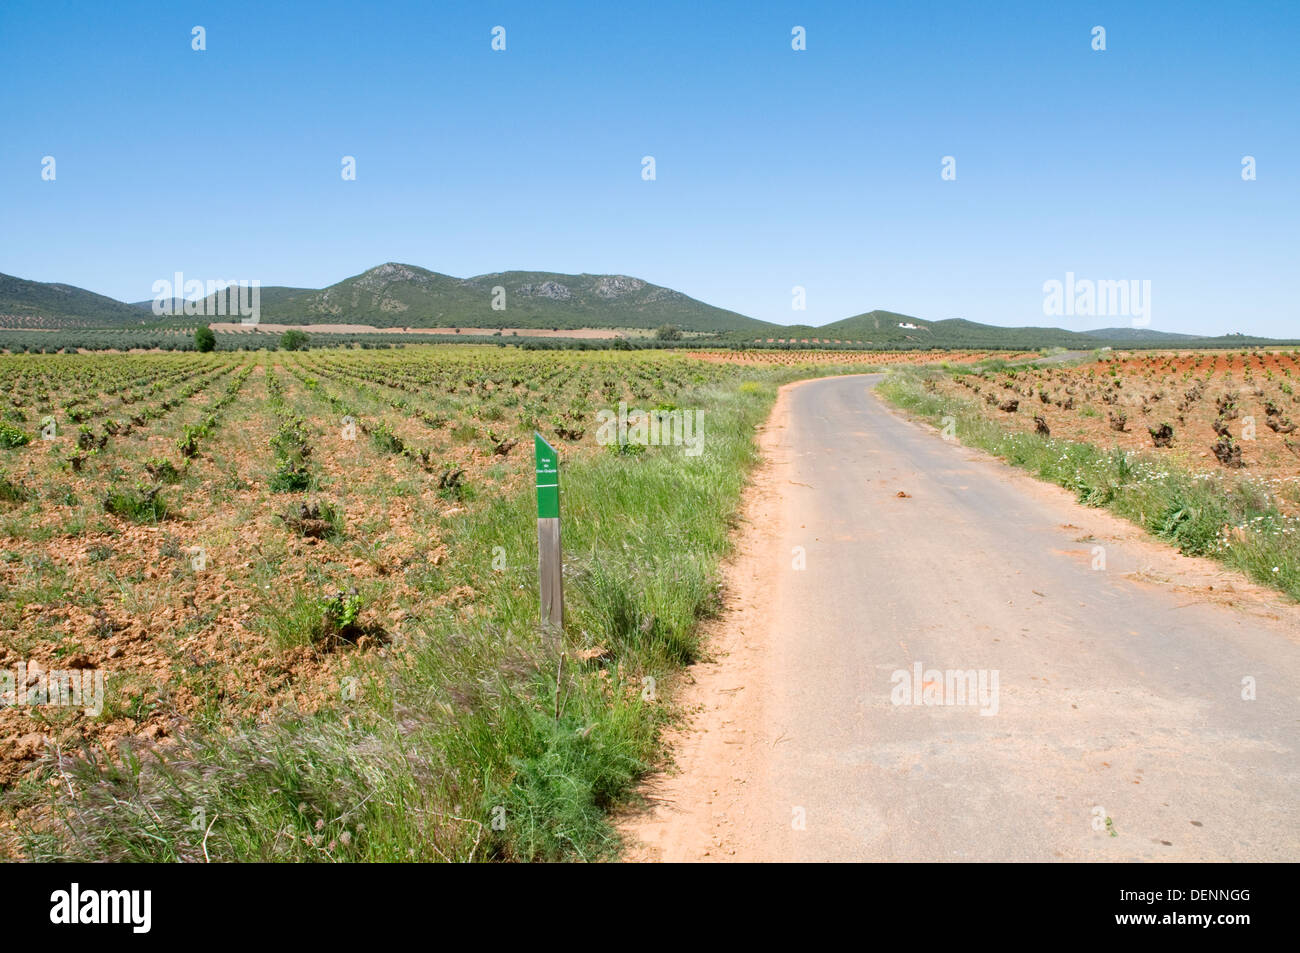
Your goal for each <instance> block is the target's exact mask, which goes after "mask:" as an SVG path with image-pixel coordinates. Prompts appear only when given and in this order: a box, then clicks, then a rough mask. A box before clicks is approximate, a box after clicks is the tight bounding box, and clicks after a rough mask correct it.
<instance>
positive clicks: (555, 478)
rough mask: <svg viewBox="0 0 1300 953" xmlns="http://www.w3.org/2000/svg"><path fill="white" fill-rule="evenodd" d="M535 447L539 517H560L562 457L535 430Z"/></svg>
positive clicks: (542, 518) (541, 518)
mask: <svg viewBox="0 0 1300 953" xmlns="http://www.w3.org/2000/svg"><path fill="white" fill-rule="evenodd" d="M533 449H534V450H535V451H536V454H537V518H538V519H539V520H545V519H559V517H560V457H559V455H558V454H557V453H556V452H555V448H554V447H552V446H551V445H550V444H549V443H547V442H546V440H545V439H543V437H542V435H541V434H539V433H538V432H537V431H536V430H534V431H533Z"/></svg>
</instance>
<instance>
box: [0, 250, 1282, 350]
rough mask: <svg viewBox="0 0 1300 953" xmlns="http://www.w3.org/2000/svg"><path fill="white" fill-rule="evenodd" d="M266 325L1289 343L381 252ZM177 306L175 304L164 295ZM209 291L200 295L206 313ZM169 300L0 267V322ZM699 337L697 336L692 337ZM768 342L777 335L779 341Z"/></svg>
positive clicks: (932, 340) (914, 341)
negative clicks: (702, 296) (805, 314)
mask: <svg viewBox="0 0 1300 953" xmlns="http://www.w3.org/2000/svg"><path fill="white" fill-rule="evenodd" d="M496 288H502V289H504V301H505V309H504V310H493V308H492V302H493V300H494V298H495V297H496V296H495V295H494V289H496ZM260 294H261V309H262V310H261V320H262V321H264V322H265V323H267V324H368V325H373V326H375V327H379V328H395V329H401V328H440V327H450V328H467V329H469V328H482V329H491V328H520V329H530V328H531V329H546V328H557V329H561V330H573V329H576V328H588V327H594V328H643V329H653V328H657V327H660V326H661V325H664V324H672V325H676V326H677V327H679V328H681V329H683V330H685V331H694V332H700V333H703V334H710V335H713V334H716V335H719V336H720V337H721V338H722V339H723V340H725V341H730V342H734V343H738V344H739V343H753V342H756V341H757V342H762V343H764V344H766V343H767V342H768V341H769V340H770V341H772V342H773V343H775V342H779V341H802V340H805V339H807V340H809V341H813V340H816V341H819V342H825V341H841V342H844V343H851V342H861V343H862V345H863V346H864V347H872V348H884V349H889V348H908V349H912V348H931V347H936V348H988V349H1015V350H1036V349H1039V348H1050V347H1063V348H1068V349H1070V350H1092V349H1094V348H1098V347H1105V346H1112V347H1118V348H1124V347H1130V348H1131V347H1248V346H1252V345H1257V346H1265V347H1267V346H1272V345H1278V344H1297V343H1300V342H1296V341H1285V342H1284V341H1276V340H1272V339H1269V338H1257V337H1247V336H1245V335H1240V334H1228V335H1222V336H1220V337H1198V336H1196V335H1191V334H1174V333H1170V332H1166V331H1153V330H1151V329H1149V328H1104V329H1101V330H1095V331H1067V330H1064V329H1062V328H1044V327H1020V328H1004V327H997V326H995V325H991V324H979V323H977V322H975V321H966V320H963V319H961V318H952V319H948V320H944V321H927V320H925V319H924V318H914V317H911V316H909V315H906V314H899V313H897V312H894V311H879V310H878V311H868V312H866V313H865V314H858V315H854V316H853V317H851V318H844V319H843V320H841V321H835V322H833V323H831V324H826V325H822V326H821V327H816V328H814V327H810V326H808V325H794V326H790V327H787V326H785V325H779V324H772V323H770V322H767V321H759V320H757V319H755V318H749V317H746V316H745V315H743V314H737V313H736V312H735V311H727V310H725V309H723V308H715V307H713V306H712V305H708V304H705V303H704V302H702V301H697V300H695V299H694V298H691V297H688V296H687V295H684V294H682V293H681V292H679V291H673V290H672V289H671V288H664V287H661V286H659V285H653V284H650V282H648V281H644V280H642V279H640V278H632V277H628V276H627V275H588V274H582V275H563V274H557V273H555V272H549V271H503V272H497V273H494V274H489V275H478V276H476V277H474V278H455V277H452V276H451V275H443V274H439V273H438V272H436V271H429V270H428V269H427V268H418V267H416V266H414V265H402V264H397V263H395V262H389V263H387V264H384V265H379V266H378V267H375V268H371V269H370V270H369V271H365V272H362V273H361V274H359V275H354V276H353V277H351V278H345V279H344V280H343V281H340V282H338V283H337V284H333V285H330V286H329V287H328V288H321V289H314V288H292V287H287V286H282V285H268V286H266V287H264V288H261V289H260ZM175 304H181V305H182V306H183V303H182V302H175ZM214 305H215V302H214V301H211V300H209V301H206V302H205V309H204V310H205V314H206V316H208V317H209V318H210V319H211V320H215V321H221V320H225V318H223V317H221V316H218V315H217V314H216V309H215V307H214ZM194 320H195V318H194V316H187V315H185V314H184V312H183V307H177V308H175V309H174V311H173V315H172V316H171V317H169V318H163V319H159V318H157V317H155V316H154V314H153V302H152V301H138V302H135V303H134V304H126V303H124V302H121V301H117V300H115V299H113V298H108V297H105V296H104V295H99V294H95V293H94V292H91V291H86V290H84V289H82V288H75V287H73V286H72V285H64V284H47V283H44V282H39V281H28V280H26V279H23V278H15V277H12V276H10V275H0V327H9V328H34V329H35V328H106V329H112V328H122V327H137V326H140V325H147V326H157V325H160V324H165V325H171V326H175V325H177V324H192V323H193V322H194ZM697 343H698V341H697ZM778 346H779V345H778Z"/></svg>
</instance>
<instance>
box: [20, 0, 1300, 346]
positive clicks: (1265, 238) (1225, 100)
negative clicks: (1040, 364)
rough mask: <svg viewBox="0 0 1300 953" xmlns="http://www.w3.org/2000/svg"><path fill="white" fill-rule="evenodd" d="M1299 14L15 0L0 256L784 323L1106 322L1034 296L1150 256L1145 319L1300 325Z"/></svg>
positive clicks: (1121, 7) (150, 273) (41, 275)
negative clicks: (381, 280) (626, 301)
mask: <svg viewBox="0 0 1300 953" xmlns="http://www.w3.org/2000/svg"><path fill="white" fill-rule="evenodd" d="M195 25H202V26H203V27H205V29H206V33H207V37H206V38H207V49H206V50H205V51H203V52H195V51H193V50H192V49H191V29H192V27H193V26H195ZM497 25H502V26H504V27H505V28H506V47H507V48H506V50H505V52H494V51H493V50H492V49H491V46H490V44H491V30H492V28H493V27H494V26H497ZM795 25H799V26H803V27H805V28H806V31H807V50H806V51H802V52H795V51H793V50H791V44H790V40H791V28H792V27H793V26H795ZM1097 25H1101V26H1104V27H1105V29H1106V45H1107V49H1106V51H1105V52H1096V51H1094V50H1093V49H1092V48H1091V42H1092V37H1091V31H1092V28H1093V27H1094V26H1097ZM1297 41H1300V3H1295V2H1276V3H1245V4H1223V3H1203V2H1178V3H1140V4H1139V3H1068V2H1040V3H1005V4H994V3H927V2H920V0H918V2H906V3H887V2H885V3H882V2H873V3H843V4H827V3H763V2H747V3H701V2H695V3H675V2H655V3H650V4H612V3H608V2H604V3H563V2H556V3H547V4H539V3H535V2H534V3H432V2H429V0H423V2H418V3H388V4H382V3H376V4H366V3H355V2H347V3H337V2H330V0H318V2H314V3H312V4H309V5H308V4H303V5H296V4H275V3H242V2H223V3H220V4H216V3H211V4H206V3H193V4H188V3H178V2H157V3H132V2H121V3H113V4H102V3H97V2H96V3H91V2H84V3H59V2H50V0H45V2H39V3H38V2H26V0H6V2H5V4H4V5H3V6H2V7H0V71H3V72H2V75H0V116H3V117H4V130H5V135H4V137H3V140H2V141H0V209H2V211H0V216H2V224H0V271H3V272H6V273H9V274H15V275H19V276H21V277H25V278H32V279H37V280H42V281H64V282H68V283H70V284H75V285H79V286H82V287H86V288H89V289H91V290H94V291H98V292H101V293H103V294H109V295H112V296H114V297H117V298H122V299H124V300H142V299H147V298H149V297H151V294H152V292H151V287H152V283H153V282H154V281H155V280H157V279H159V278H165V277H166V278H169V277H170V276H171V275H172V273H173V272H175V271H178V270H179V271H183V272H185V273H186V275H187V277H198V278H203V279H207V278H237V279H257V280H260V281H261V282H262V283H263V284H266V285H270V284H290V285H302V286H311V287H321V286H324V285H326V284H330V283H332V282H334V281H338V280H340V279H342V278H345V277H347V276H349V275H352V274H356V273H357V272H360V271H362V270H364V269H366V268H369V267H371V266H373V265H376V264H379V263H381V262H384V261H402V262H408V263H411V264H416V265H421V266H424V267H427V268H431V269H433V270H435V271H440V272H444V273H447V274H452V275H459V276H469V275H474V274H481V273H484V272H490V271H501V270H506V269H514V268H521V269H535V270H548V271H560V272H601V273H603V272H617V273H623V274H631V275H636V276H638V277H642V278H645V279H647V280H649V281H653V282H656V283H658V284H663V285H667V286H670V287H673V288H676V289H678V290H680V291H683V292H685V293H687V294H690V295H692V296H694V297H697V298H700V299H702V300H704V301H707V302H709V303H711V304H715V305H718V306H721V307H727V308H732V309H734V310H737V311H740V312H743V313H745V314H750V315H753V316H755V317H759V318H764V319H766V320H771V321H776V322H780V323H793V322H796V321H798V322H804V323H809V324H822V323H826V322H828V321H834V320H838V319H839V318H843V317H846V316H848V315H851V314H856V313H859V312H862V311H866V310H870V309H872V308H887V309H890V310H895V311H901V312H904V313H907V314H912V315H916V316H918V317H923V318H930V319H941V318H950V317H963V318H969V319H971V320H976V321H985V322H989V323H994V324H1005V325H1014V324H1057V325H1060V326H1064V327H1074V328H1084V327H1101V326H1109V325H1115V324H1123V323H1125V322H1124V321H1122V320H1116V319H1115V318H1113V317H1093V318H1085V317H1073V318H1072V317H1063V318H1058V319H1053V318H1047V317H1045V316H1044V313H1043V300H1044V293H1043V283H1044V282H1046V281H1048V280H1051V279H1064V277H1065V274H1066V272H1074V273H1075V274H1076V276H1077V277H1079V278H1089V279H1093V280H1100V279H1106V280H1149V281H1150V282H1151V323H1150V327H1152V328H1153V329H1157V330H1181V331H1193V332H1204V333H1220V332H1224V331H1243V332H1250V333H1260V334H1272V335H1275V336H1280V335H1287V336H1297V335H1300V305H1298V304H1297V297H1296V294H1295V285H1296V279H1297V275H1300V260H1298V259H1300V256H1298V255H1297V251H1298V250H1300V240H1298V239H1297V229H1298V228H1300V166H1298V164H1297V154H1298V147H1300V124H1298V120H1300V108H1298V104H1300V65H1297V64H1300V56H1298V55H1297V53H1296V48H1297ZM46 155H51V156H54V157H55V160H56V163H57V166H56V169H57V178H56V179H55V181H53V182H48V181H42V179H41V160H42V157H44V156H46ZM344 155H351V156H355V157H356V162H357V178H356V181H351V182H347V181H343V179H342V177H341V175H340V169H341V160H342V157H343V156H344ZM645 155H653V156H654V157H655V160H656V172H657V178H656V180H655V181H652V182H647V181H643V180H642V177H641V158H642V156H645ZM947 155H951V156H953V157H955V159H956V172H957V177H956V179H955V181H943V180H942V179H941V177H940V168H941V160H942V157H943V156H947ZM1246 155H1251V156H1254V157H1255V159H1256V162H1257V170H1258V171H1257V174H1258V178H1257V180H1256V181H1252V182H1246V181H1243V180H1242V177H1241V162H1242V157H1243V156H1246ZM796 285H799V286H802V287H804V288H805V289H806V294H807V310H806V311H803V312H795V311H792V309H791V288H792V287H793V286H796Z"/></svg>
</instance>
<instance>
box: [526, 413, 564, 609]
mask: <svg viewBox="0 0 1300 953" xmlns="http://www.w3.org/2000/svg"><path fill="white" fill-rule="evenodd" d="M533 450H534V452H535V455H536V458H537V574H538V580H539V590H540V593H541V607H542V622H543V623H544V624H546V625H553V626H555V627H557V628H563V627H564V570H563V565H564V564H563V561H562V558H561V554H560V457H559V454H557V453H556V452H555V448H554V447H552V446H551V445H550V444H549V443H547V442H546V440H545V438H544V437H542V435H541V434H539V433H538V432H537V431H533Z"/></svg>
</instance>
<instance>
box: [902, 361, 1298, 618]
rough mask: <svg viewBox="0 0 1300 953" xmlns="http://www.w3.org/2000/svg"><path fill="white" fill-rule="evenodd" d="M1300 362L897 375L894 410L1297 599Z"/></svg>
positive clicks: (1107, 364)
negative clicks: (928, 422) (898, 408)
mask: <svg viewBox="0 0 1300 953" xmlns="http://www.w3.org/2000/svg"><path fill="white" fill-rule="evenodd" d="M1298 385H1300V352H1296V351H1277V352H1269V351H1233V352H1194V353H1190V354H1188V353H1160V354H1149V355H1142V356H1134V355H1130V354H1107V355H1103V356H1101V357H1100V358H1099V359H1097V360H1092V361H1088V362H1085V363H1082V364H1077V365H1074V366H1064V365H1050V364H1039V365H1021V366H1006V365H1001V364H999V363H996V362H995V363H992V364H986V365H984V366H982V367H977V368H959V367H953V368H952V369H951V371H950V372H949V373H936V372H929V373H926V374H919V373H916V372H903V373H900V374H895V375H894V376H892V377H891V378H890V379H889V380H887V381H886V382H885V384H884V385H883V386H882V387H881V392H882V394H884V395H885V396H886V397H887V398H888V399H890V400H892V401H893V402H895V403H897V404H899V405H900V406H902V407H904V408H905V409H908V410H911V411H914V412H917V413H919V414H921V415H923V416H925V417H927V418H928V419H930V420H931V421H932V422H934V423H935V424H936V425H939V426H942V427H944V428H946V429H947V432H948V433H949V434H950V435H951V436H953V437H955V438H956V439H959V440H961V441H962V442H965V443H969V444H972V445H974V446H977V447H980V448H982V449H985V450H989V451H991V452H993V453H995V454H996V455H998V456H1000V457H1003V458H1004V459H1006V460H1008V461H1009V462H1011V463H1014V464H1016V465H1018V466H1022V467H1024V468H1026V469H1029V470H1031V471H1033V472H1035V473H1036V474H1037V475H1038V476H1040V477H1042V478H1043V479H1046V480H1050V481H1051V482H1054V483H1058V484H1060V485H1061V486H1064V487H1066V488H1067V489H1070V490H1071V491H1073V492H1074V493H1075V494H1076V495H1077V496H1078V498H1079V500H1080V501H1081V502H1083V503H1086V504H1088V505H1092V506H1104V507H1108V508H1110V509H1112V510H1115V511H1116V512H1118V513H1120V514H1121V515H1123V516H1125V517H1126V518H1128V519H1130V520H1132V521H1133V522H1134V523H1137V524H1138V525H1140V526H1142V527H1143V528H1145V529H1146V530H1147V531H1148V532H1150V533H1152V534H1153V535H1155V536H1157V537H1160V538H1163V539H1166V540H1167V541H1169V542H1170V543H1172V544H1174V545H1176V546H1177V547H1178V548H1179V549H1180V550H1181V551H1182V552H1184V553H1185V554H1188V555H1198V556H1210V557H1213V558H1216V559H1219V560H1221V561H1222V562H1224V563H1226V564H1227V565H1229V566H1231V567H1232V568H1235V569H1239V570H1241V571H1243V572H1245V573H1246V574H1247V575H1249V576H1250V577H1251V578H1253V579H1255V580H1256V581H1257V582H1261V583H1264V584H1267V585H1269V586H1272V587H1274V588H1277V589H1279V590H1281V591H1283V592H1285V593H1287V594H1288V595H1290V596H1291V597H1292V598H1294V599H1300V432H1298V431H1300V394H1298V393H1297V391H1296V388H1297V386H1298Z"/></svg>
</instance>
